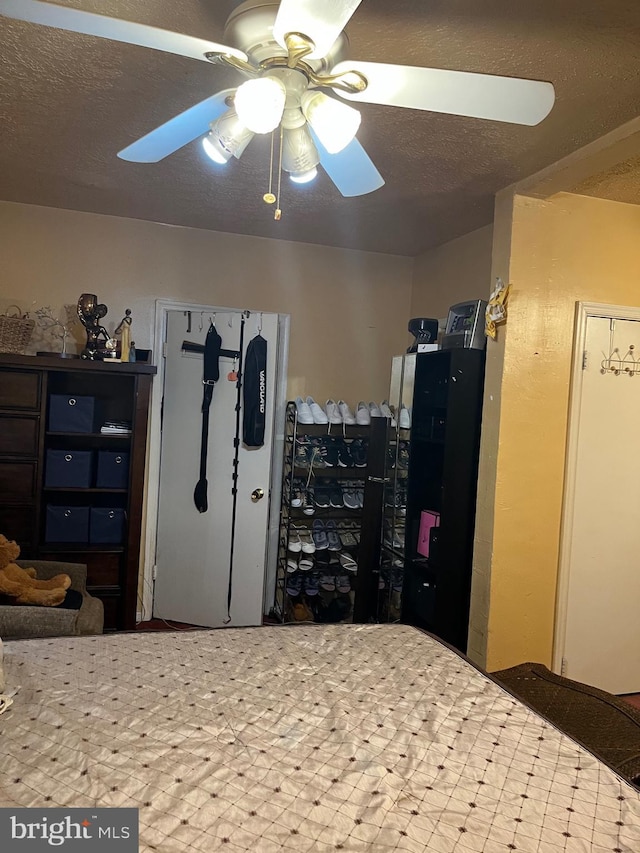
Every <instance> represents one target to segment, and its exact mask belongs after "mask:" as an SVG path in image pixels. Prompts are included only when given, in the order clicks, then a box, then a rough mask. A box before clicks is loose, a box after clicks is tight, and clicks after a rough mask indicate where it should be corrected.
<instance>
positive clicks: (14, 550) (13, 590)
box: [0, 533, 71, 607]
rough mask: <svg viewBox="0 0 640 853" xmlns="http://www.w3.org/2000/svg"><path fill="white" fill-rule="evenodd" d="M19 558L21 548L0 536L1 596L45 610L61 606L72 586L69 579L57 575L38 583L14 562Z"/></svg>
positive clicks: (30, 574)
mask: <svg viewBox="0 0 640 853" xmlns="http://www.w3.org/2000/svg"><path fill="white" fill-rule="evenodd" d="M19 554H20V546H19V545H17V544H16V543H15V542H12V541H10V540H9V539H7V538H6V536H3V535H2V534H1V533H0V595H5V596H7V597H8V598H11V599H13V601H12V603H14V604H39V605H44V606H46V607H56V606H57V605H58V604H62V602H63V601H64V599H65V596H66V594H67V589H68V588H69V587H70V586H71V578H70V577H69V575H66V574H60V575H56V576H55V577H53V578H50V579H49V580H46V581H39V580H37V579H36V570H35V569H32V568H29V569H22V568H20V566H17V565H16V564H15V563H14V562H13V561H14V560H17V559H18V556H19Z"/></svg>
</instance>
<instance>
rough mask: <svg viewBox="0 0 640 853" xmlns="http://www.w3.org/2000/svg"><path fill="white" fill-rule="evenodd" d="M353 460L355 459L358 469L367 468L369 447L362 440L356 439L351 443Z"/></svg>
mask: <svg viewBox="0 0 640 853" xmlns="http://www.w3.org/2000/svg"><path fill="white" fill-rule="evenodd" d="M349 449H350V450H351V458H352V459H353V462H354V465H355V466H356V468H366V467H367V445H366V442H365V441H363V440H362V439H361V438H356V439H354V440H353V441H352V442H351V447H350V448H349Z"/></svg>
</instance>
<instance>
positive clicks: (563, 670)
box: [560, 658, 567, 675]
mask: <svg viewBox="0 0 640 853" xmlns="http://www.w3.org/2000/svg"><path fill="white" fill-rule="evenodd" d="M566 674H567V659H566V658H562V662H561V664H560V675H566Z"/></svg>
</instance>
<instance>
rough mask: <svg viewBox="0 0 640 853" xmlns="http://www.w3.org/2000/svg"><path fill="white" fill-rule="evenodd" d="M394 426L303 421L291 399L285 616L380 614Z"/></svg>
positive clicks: (279, 609)
mask: <svg viewBox="0 0 640 853" xmlns="http://www.w3.org/2000/svg"><path fill="white" fill-rule="evenodd" d="M387 425H388V420H387V419H386V418H373V419H372V422H371V424H370V425H367V426H362V425H353V426H351V425H343V424H300V423H299V421H298V418H297V410H296V405H295V403H288V404H287V413H286V427H285V457H284V466H283V482H282V504H281V510H280V531H279V535H280V541H279V552H278V573H277V581H276V595H275V602H274V613H275V615H276V616H277V617H278V618H279V619H280V620H281V621H283V622H295V621H318V622H350V621H358V622H367V621H372V620H375V618H376V616H375V610H376V601H375V598H374V597H373V596H372V594H371V593H372V590H374V589H375V588H376V586H377V581H376V580H375V575H376V572H377V568H378V565H379V559H380V554H379V548H380V537H381V532H380V531H381V519H382V505H383V499H384V489H383V486H384V481H383V477H384V469H385V456H386V453H387ZM345 448H347V450H345ZM351 450H353V453H352V452H351ZM363 450H365V451H366V461H365V459H364V454H363ZM356 451H357V452H356ZM354 457H355V458H354ZM355 462H359V465H356V464H355ZM363 463H364V464H363ZM354 498H355V499H354ZM323 534H324V537H325V538H323ZM310 543H313V547H314V549H315V550H313V551H312V552H310V551H311V546H310ZM325 544H328V547H326V546H325V547H323V545H325Z"/></svg>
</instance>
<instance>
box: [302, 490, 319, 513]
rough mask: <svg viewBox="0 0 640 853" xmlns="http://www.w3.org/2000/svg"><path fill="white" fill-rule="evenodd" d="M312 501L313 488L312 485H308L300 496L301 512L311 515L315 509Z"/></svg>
mask: <svg viewBox="0 0 640 853" xmlns="http://www.w3.org/2000/svg"><path fill="white" fill-rule="evenodd" d="M314 503H315V500H314V490H313V487H312V486H309V488H308V489H307V490H306V491H305V492H304V495H303V498H302V512H303V513H304V514H305V515H313V513H314V512H315V511H316V508H315V506H314Z"/></svg>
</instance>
